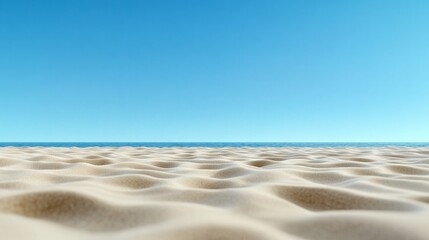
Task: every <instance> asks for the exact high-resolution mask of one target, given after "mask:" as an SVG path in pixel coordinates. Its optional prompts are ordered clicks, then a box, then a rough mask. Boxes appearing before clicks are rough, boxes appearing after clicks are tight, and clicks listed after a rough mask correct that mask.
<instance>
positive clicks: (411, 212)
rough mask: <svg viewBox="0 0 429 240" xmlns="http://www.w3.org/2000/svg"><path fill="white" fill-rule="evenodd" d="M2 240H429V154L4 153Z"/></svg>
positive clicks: (0, 152)
mask: <svg viewBox="0 0 429 240" xmlns="http://www.w3.org/2000/svg"><path fill="white" fill-rule="evenodd" d="M0 238H1V239H13V240H15V239H62V240H64V239H100V240H101V239H145V240H147V239H149V240H150V239H157V240H158V239H160V240H162V239H179V240H180V239H243V240H244V239H246V240H247V239H264V240H265V239H318V240H319V239H321V240H323V239H329V240H332V239H429V148H406V147H397V148H393V147H392V148H389V147H385V148H132V147H120V148H107V147H100V148H36V147H28V148H18V147H4V148H0Z"/></svg>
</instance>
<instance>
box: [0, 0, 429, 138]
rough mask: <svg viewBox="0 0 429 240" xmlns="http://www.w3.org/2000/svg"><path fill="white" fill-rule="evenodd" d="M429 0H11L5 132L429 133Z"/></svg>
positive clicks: (4, 22)
mask: <svg viewBox="0 0 429 240" xmlns="http://www.w3.org/2000/svg"><path fill="white" fill-rule="evenodd" d="M428 13H429V1H423V0H422V1H405V0H404V1H387V0H386V1H373V0H368V1H286V0H279V1H274V0H270V1H262V0H260V1H250V0H247V1H230V0H228V1H226V0H225V1H214V0H213V1H155V0H153V1H126V0H124V1H107V0H99V1H96V0H91V1H88V0H81V1H54V0H51V1H0V103H1V111H0V141H292V142H297V141H299V142H301V141H429V14H428Z"/></svg>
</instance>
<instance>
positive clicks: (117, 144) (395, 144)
mask: <svg viewBox="0 0 429 240" xmlns="http://www.w3.org/2000/svg"><path fill="white" fill-rule="evenodd" d="M0 147H158V148H165V147H213V148H222V147H429V143H428V142H0Z"/></svg>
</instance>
